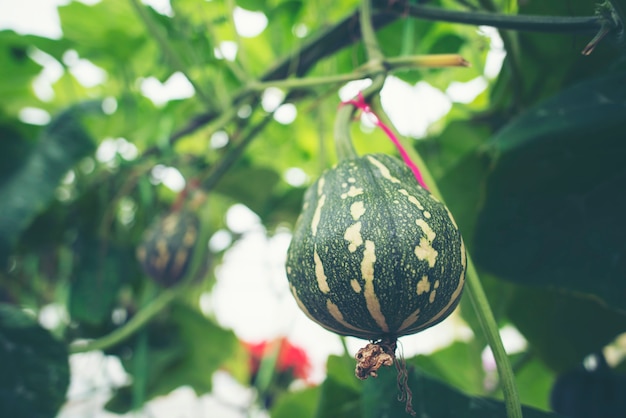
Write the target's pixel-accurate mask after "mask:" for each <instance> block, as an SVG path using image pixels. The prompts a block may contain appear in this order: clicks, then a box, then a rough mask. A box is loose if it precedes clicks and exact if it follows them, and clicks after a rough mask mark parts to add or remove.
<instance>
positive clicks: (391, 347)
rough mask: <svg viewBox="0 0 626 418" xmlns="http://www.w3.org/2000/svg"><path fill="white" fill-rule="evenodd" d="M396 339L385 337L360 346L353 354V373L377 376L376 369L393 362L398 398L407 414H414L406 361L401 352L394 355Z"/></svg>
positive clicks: (359, 376) (364, 376) (366, 376)
mask: <svg viewBox="0 0 626 418" xmlns="http://www.w3.org/2000/svg"><path fill="white" fill-rule="evenodd" d="M397 341H398V340H397V338H395V337H385V338H383V339H381V340H380V341H376V342H372V343H369V344H367V345H366V346H365V347H363V348H361V349H360V350H359V351H358V352H357V353H356V355H355V356H354V358H355V359H356V369H355V370H354V374H355V375H356V377H358V378H359V379H361V380H365V379H367V378H368V377H370V376H372V377H378V369H380V368H381V367H382V366H391V365H392V364H395V365H396V370H397V372H398V381H397V382H398V400H399V401H400V402H404V403H405V411H406V412H407V413H408V414H410V415H411V416H415V415H416V414H415V411H414V410H413V392H411V388H410V387H409V383H408V381H409V372H408V370H407V368H406V361H404V356H403V355H402V354H400V356H399V357H396V346H397Z"/></svg>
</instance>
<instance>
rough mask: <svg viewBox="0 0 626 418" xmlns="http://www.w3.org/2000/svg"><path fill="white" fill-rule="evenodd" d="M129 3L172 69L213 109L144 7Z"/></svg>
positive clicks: (131, 1)
mask: <svg viewBox="0 0 626 418" xmlns="http://www.w3.org/2000/svg"><path fill="white" fill-rule="evenodd" d="M129 1H130V4H131V6H132V7H133V9H135V12H136V13H137V15H138V16H139V18H140V19H141V20H142V21H143V23H144V25H146V28H148V31H149V32H150V34H151V35H152V37H153V38H154V39H155V40H156V41H157V43H158V44H159V47H161V51H162V52H163V54H164V55H165V56H166V57H167V59H168V60H169V61H170V63H171V64H172V66H173V67H174V69H175V70H177V71H180V72H181V73H182V74H184V75H185V77H186V78H187V80H189V82H190V83H191V85H192V86H193V88H194V90H195V92H196V93H197V94H198V97H199V98H200V99H201V100H202V101H203V102H204V103H205V104H206V105H207V106H209V107H214V103H213V101H212V100H211V99H210V98H209V96H207V95H206V94H205V93H204V91H203V90H202V89H201V88H200V86H199V85H198V84H197V83H196V82H194V81H193V78H191V77H190V76H189V73H188V72H187V70H186V68H185V65H184V64H183V62H182V60H181V59H180V57H179V56H178V54H177V53H176V51H175V50H174V48H172V46H171V45H170V43H169V41H168V40H167V38H166V36H165V35H164V34H163V31H162V29H161V28H160V27H159V26H158V25H157V24H156V23H155V22H154V20H153V19H152V17H151V16H150V14H149V13H148V12H147V10H146V7H145V6H144V5H142V4H141V3H139V0H129Z"/></svg>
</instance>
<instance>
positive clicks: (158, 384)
mask: <svg viewBox="0 0 626 418" xmlns="http://www.w3.org/2000/svg"><path fill="white" fill-rule="evenodd" d="M136 341H137V340H136V339H133V340H131V341H128V342H127V344H125V345H124V347H127V349H128V348H130V349H131V350H132V349H134V348H135V346H134V344H136ZM148 343H149V347H148V350H147V353H146V357H147V360H146V361H147V364H148V365H149V367H148V370H147V375H145V376H141V378H142V379H144V381H145V382H146V400H149V399H152V398H154V397H156V396H162V395H166V394H168V393H169V392H171V391H172V390H174V389H176V388H178V387H180V386H191V387H192V388H193V389H194V391H195V392H196V393H197V394H198V395H202V394H205V393H208V392H210V391H211V389H212V378H213V373H214V372H215V371H217V370H218V369H219V368H220V367H223V366H224V365H225V364H226V363H227V362H228V360H229V359H231V358H232V356H238V357H239V358H241V357H240V356H239V351H238V348H239V342H238V340H237V338H236V337H235V335H234V334H233V333H232V332H231V331H229V330H226V329H224V328H221V327H220V326H219V325H217V324H215V323H214V322H213V321H212V320H210V319H209V318H207V317H206V316H204V315H203V314H202V313H201V312H200V311H199V310H197V309H196V308H193V307H191V306H189V305H186V304H184V303H175V304H174V305H173V306H172V310H171V312H170V316H169V317H168V318H167V319H166V320H165V321H160V322H155V323H154V324H152V325H151V326H150V328H149V337H148ZM119 350H123V348H122V347H118V348H117V349H116V351H115V352H116V353H117V352H119ZM133 361H134V360H133V358H130V359H128V360H127V361H125V362H124V363H123V364H124V367H125V368H126V370H127V371H128V372H129V373H133V372H134V363H133ZM132 393H133V390H132V386H128V387H124V388H122V389H120V390H119V391H118V392H117V393H116V395H115V396H114V397H113V398H112V399H111V400H110V401H109V403H108V404H107V409H109V410H111V411H114V412H117V413H125V412H128V411H129V410H130V409H131V407H132V405H133V398H132Z"/></svg>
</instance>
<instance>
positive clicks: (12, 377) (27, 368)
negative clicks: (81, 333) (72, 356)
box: [0, 304, 70, 418]
mask: <svg viewBox="0 0 626 418" xmlns="http://www.w3.org/2000/svg"><path fill="white" fill-rule="evenodd" d="M0 369H1V370H2V373H0V411H2V414H3V416H7V417H14V418H53V417H55V416H56V414H57V412H58V410H59V408H60V407H61V405H62V404H63V402H64V401H65V392H66V390H67V388H68V386H69V380H70V378H69V375H70V372H69V363H68V354H67V347H66V346H65V345H64V344H62V343H61V342H59V341H57V340H55V339H54V338H53V337H52V335H51V334H50V333H49V332H48V331H47V330H45V329H43V328H42V327H41V326H39V324H38V323H37V321H36V320H35V318H33V317H32V316H30V315H27V314H26V313H24V312H23V311H22V310H20V309H18V308H16V307H14V306H11V305H7V304H0Z"/></svg>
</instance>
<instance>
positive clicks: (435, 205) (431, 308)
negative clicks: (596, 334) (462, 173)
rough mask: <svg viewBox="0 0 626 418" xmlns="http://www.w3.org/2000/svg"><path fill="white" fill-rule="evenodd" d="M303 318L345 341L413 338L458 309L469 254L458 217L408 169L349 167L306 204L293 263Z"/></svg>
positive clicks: (369, 163) (377, 158) (335, 171)
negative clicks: (353, 338) (420, 183)
mask: <svg viewBox="0 0 626 418" xmlns="http://www.w3.org/2000/svg"><path fill="white" fill-rule="evenodd" d="M286 269H287V277H288V279H289V284H290V289H291V292H292V294H293V296H294V297H295V299H296V302H297V303H298V305H299V307H300V308H301V309H302V311H304V313H305V314H306V315H307V316H308V317H309V318H311V319H312V320H313V321H315V322H317V323H318V324H320V325H321V326H323V327H324V328H326V329H328V330H330V331H332V332H335V333H337V334H340V335H346V336H354V337H359V338H363V339H367V340H379V339H392V340H395V338H397V337H400V336H402V335H409V334H414V333H416V332H418V331H421V330H423V329H426V328H428V327H431V326H433V325H435V324H437V323H438V322H441V321H442V320H443V319H445V318H446V317H447V316H448V315H449V314H450V313H451V312H452V311H453V310H454V308H455V307H456V305H457V304H458V302H459V300H460V297H461V292H462V290H463V284H464V282H465V270H466V254H465V247H464V245H463V240H462V238H461V234H460V233H459V230H458V228H457V226H456V224H455V222H454V219H453V218H452V215H451V214H450V212H449V211H448V209H447V208H446V206H444V205H443V204H442V203H441V202H439V201H438V200H437V199H436V198H435V197H434V196H432V195H431V194H430V193H429V192H428V191H427V190H425V189H424V188H422V187H421V186H419V185H418V184H417V182H416V180H415V177H414V176H413V174H412V173H411V171H410V170H409V169H408V168H407V167H406V166H405V165H404V164H403V163H402V162H401V161H399V160H397V159H395V158H393V157H390V156H388V155H382V154H374V155H364V156H362V157H358V158H354V159H347V160H343V161H341V162H340V163H339V164H338V165H337V166H336V167H334V168H332V169H330V170H327V171H326V172H325V173H324V174H323V175H322V176H321V177H320V178H319V179H318V180H317V182H315V183H314V184H313V185H312V186H311V187H310V188H309V190H308V191H307V192H306V194H305V198H304V203H303V208H302V213H301V215H300V217H299V219H298V221H297V223H296V227H295V231H294V235H293V239H292V242H291V244H290V247H289V250H288V255H287V262H286Z"/></svg>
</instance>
